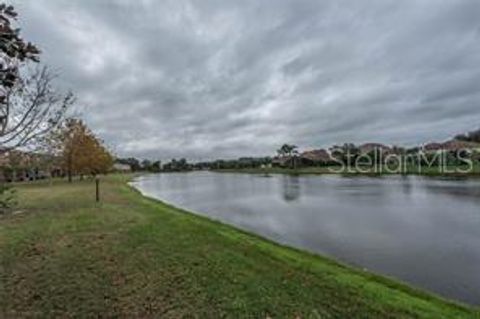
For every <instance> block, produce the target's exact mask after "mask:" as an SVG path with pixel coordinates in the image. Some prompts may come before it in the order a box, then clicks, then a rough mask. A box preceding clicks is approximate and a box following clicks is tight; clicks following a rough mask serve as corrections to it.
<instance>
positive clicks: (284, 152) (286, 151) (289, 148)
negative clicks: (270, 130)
mask: <svg viewBox="0 0 480 319" xmlns="http://www.w3.org/2000/svg"><path fill="white" fill-rule="evenodd" d="M297 149H298V147H297V146H296V145H293V144H283V145H282V147H280V149H278V150H277V153H278V155H279V156H280V157H284V156H288V157H291V158H292V163H293V169H295V168H297V155H298V151H297Z"/></svg>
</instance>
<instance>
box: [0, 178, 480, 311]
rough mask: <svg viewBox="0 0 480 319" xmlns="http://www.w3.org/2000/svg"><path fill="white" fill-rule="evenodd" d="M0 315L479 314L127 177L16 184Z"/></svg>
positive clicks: (6, 228) (0, 271)
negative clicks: (158, 195) (240, 226)
mask: <svg viewBox="0 0 480 319" xmlns="http://www.w3.org/2000/svg"><path fill="white" fill-rule="evenodd" d="M18 195H19V203H20V207H19V209H18V211H17V213H16V214H13V215H10V216H6V217H0V257H1V264H0V311H1V312H0V317H1V318H17V317H62V318H63V317H142V318H149V317H166V318H168V317H172V318H178V317H182V316H189V317H199V318H207V317H208V318H211V317H235V318H238V317H254V318H266V317H272V318H295V317H297V316H299V317H302V318H435V319H437V318H478V317H479V315H480V313H479V312H478V311H477V310H474V309H472V308H468V307H466V306H461V305H458V304H455V303H452V302H447V301H445V300H442V299H439V298H437V297H434V296H432V295H429V294H426V293H423V292H420V291H417V290H414V289H412V288H409V287H407V286H405V285H402V284H399V283H397V282H394V281H391V280H389V279H385V278H383V277H379V276H376V275H373V274H369V273H366V272H362V271H358V270H354V269H352V268H350V267H346V266H343V265H340V264H337V263H336V262H333V261H331V260H329V259H326V258H322V257H319V256H314V255H310V254H307V253H303V252H300V251H297V250H293V249H289V248H285V247H281V246H279V245H276V244H273V243H271V242H268V241H265V240H263V239H261V238H258V237H256V236H253V235H250V234H247V233H245V232H241V231H238V230H236V229H234V228H231V227H229V226H225V225H222V224H219V223H216V222H212V221H210V220H207V219H205V218H201V217H198V216H195V215H191V214H187V213H185V212H182V211H180V210H178V209H176V208H173V207H170V206H168V205H165V204H162V203H159V202H156V201H153V200H149V199H146V198H144V197H142V196H141V195H140V194H138V193H137V192H135V191H134V190H132V189H131V188H129V187H128V186H127V185H126V177H120V176H115V177H109V178H107V179H105V180H104V181H103V182H102V198H103V202H102V203H101V204H96V203H94V184H93V183H92V182H91V181H82V182H75V183H73V184H67V183H65V182H55V183H54V184H53V185H51V186H49V185H48V183H45V184H30V185H23V186H20V187H18Z"/></svg>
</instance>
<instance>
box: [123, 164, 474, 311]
mask: <svg viewBox="0 0 480 319" xmlns="http://www.w3.org/2000/svg"><path fill="white" fill-rule="evenodd" d="M132 184H133V186H135V187H136V188H137V189H139V190H140V191H141V192H142V193H143V194H144V195H146V196H149V197H153V198H156V199H159V200H162V201H165V202H168V203H171V204H173V205H175V206H177V207H182V208H185V209H187V210H191V211H194V212H196V213H197V214H201V215H205V216H208V217H210V218H213V219H216V220H220V221H222V222H225V223H228V224H232V225H235V226H237V227H239V228H242V229H245V230H248V231H251V232H253V233H257V234H259V235H262V236H264V237H266V238H269V239H272V240H274V241H277V242H279V243H282V244H287V245H290V246H293V247H297V248H302V249H306V250H309V251H313V252H316V253H319V254H322V255H326V256H330V257H333V258H334V259H337V260H339V261H342V262H345V263H348V264H351V265H356V266H358V267H361V268H365V269H368V270H370V271H373V272H375V273H380V274H384V275H388V276H391V277H394V278H398V279H400V280H403V281H405V282H407V283H410V284H412V285H413V286H417V287H420V288H423V289H425V290H430V291H433V292H436V293H437V294H440V295H443V296H445V297H448V298H452V299H456V300H460V301H463V302H466V303H470V304H476V305H478V304H480V273H479V270H480V180H476V179H445V178H428V177H419V176H386V177H342V176H337V175H322V176H320V175H319V176H292V175H270V176H268V177H267V176H262V175H253V174H252V175H250V174H234V173H213V172H191V173H169V174H159V175H149V176H144V177H140V178H138V179H137V180H135V181H134V182H133V183H132Z"/></svg>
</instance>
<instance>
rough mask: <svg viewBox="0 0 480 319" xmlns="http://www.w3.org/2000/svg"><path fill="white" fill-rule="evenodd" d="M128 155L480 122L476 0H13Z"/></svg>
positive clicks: (248, 150)
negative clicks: (366, 0)
mask: <svg viewBox="0 0 480 319" xmlns="http://www.w3.org/2000/svg"><path fill="white" fill-rule="evenodd" d="M14 4H15V5H16V6H17V8H18V11H19V13H20V18H21V25H22V27H23V32H24V36H25V37H26V38H27V39H29V40H32V41H34V42H35V43H38V45H39V46H40V47H42V49H43V51H44V54H43V61H44V62H46V63H48V64H50V65H52V66H53V67H55V68H58V69H60V70H61V71H62V83H61V85H63V86H65V87H68V88H71V89H73V90H74V91H76V92H77V94H78V96H79V98H80V101H81V102H82V104H84V105H85V106H86V109H85V112H84V113H85V117H86V119H87V121H88V123H89V124H90V125H91V126H92V128H93V129H94V130H95V131H96V132H98V133H99V134H100V135H101V136H102V137H103V138H104V139H105V140H106V141H107V142H108V143H109V144H110V145H112V146H113V147H114V149H115V150H116V152H117V153H119V154H120V155H122V156H127V155H136V156H142V157H152V158H162V159H167V158H171V157H180V156H182V157H187V158H189V159H192V160H199V159H206V158H215V157H235V156H240V155H245V154H251V155H265V154H267V155H268V154H270V153H272V151H273V150H274V149H275V148H276V147H277V146H278V145H279V144H281V143H284V142H291V143H295V144H298V145H299V146H301V147H302V148H310V147H326V146H328V145H330V144H332V143H340V142H344V141H352V142H364V141H371V140H375V141H380V142H386V143H397V144H407V145H408V144H414V143H420V142H424V141H426V140H432V139H439V140H441V139H445V138H448V137H450V136H451V135H453V134H455V133H458V132H461V131H465V130H470V129H473V128H476V127H477V126H478V125H479V120H480V106H479V102H480V84H479V83H480V81H479V80H480V41H479V40H480V2H479V1H477V0H451V1H438V0H407V1H390V0H371V1H368V2H365V1H354V0H340V1H339V0H331V1H327V0H326V1H316V0H302V1H296V0H288V1H287V0H276V1H253V0H252V1H241V2H239V1H233V0H232V1H229V0H227V1H225V0H203V1H193V0H191V1H186V0H185V1H179V0H171V1H149V0H143V1H126V0H124V1H107V0H103V1H98V0H95V1H93V0H90V1H84V0H82V1H80V0H76V1H75V0H74V1H71V0H63V1H61V0H23V1H22V0H19V1H15V2H14Z"/></svg>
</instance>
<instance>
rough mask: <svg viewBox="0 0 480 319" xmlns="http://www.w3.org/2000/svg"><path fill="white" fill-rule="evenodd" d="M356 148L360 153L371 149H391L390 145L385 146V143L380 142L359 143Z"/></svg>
mask: <svg viewBox="0 0 480 319" xmlns="http://www.w3.org/2000/svg"><path fill="white" fill-rule="evenodd" d="M358 148H359V149H360V152H362V153H368V152H371V151H373V150H382V151H389V150H391V149H392V148H391V147H390V146H387V145H385V144H381V143H365V144H362V145H360V146H359V147H358Z"/></svg>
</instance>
